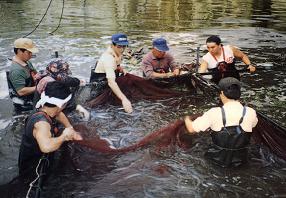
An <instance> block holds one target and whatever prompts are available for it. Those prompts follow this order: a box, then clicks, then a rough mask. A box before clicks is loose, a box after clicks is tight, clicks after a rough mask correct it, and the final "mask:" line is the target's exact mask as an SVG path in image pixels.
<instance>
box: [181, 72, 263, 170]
mask: <svg viewBox="0 0 286 198" xmlns="http://www.w3.org/2000/svg"><path fill="white" fill-rule="evenodd" d="M218 86H219V88H220V93H219V97H220V100H221V101H222V103H223V106H222V107H214V108H211V109H210V110H208V111H207V112H205V113H204V114H203V115H202V116H201V117H198V118H197V119H195V120H194V121H192V120H191V119H190V118H189V116H187V117H186V118H185V124H186V128H187V130H188V131H189V132H190V133H199V132H202V131H207V130H210V131H211V137H212V141H213V144H212V145H210V148H209V149H208V151H207V152H206V157H207V158H209V159H210V160H211V161H213V162H215V163H216V164H218V165H220V166H222V167H228V166H239V165H241V164H243V163H245V162H246V161H247V151H248V148H247V147H248V145H249V143H250V137H251V132H252V129H253V128H254V127H255V126H256V124H257V122H258V119H257V116H256V112H255V110H254V109H252V108H250V107H246V106H243V105H242V104H241V103H240V102H239V98H240V94H241V92H240V82H239V81H238V80H237V79H236V78H233V77H226V78H223V79H222V80H220V82H219V84H218Z"/></svg>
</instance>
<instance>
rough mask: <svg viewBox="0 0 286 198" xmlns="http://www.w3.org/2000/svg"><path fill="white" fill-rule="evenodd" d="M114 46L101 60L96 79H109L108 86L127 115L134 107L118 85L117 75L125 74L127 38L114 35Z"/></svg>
mask: <svg viewBox="0 0 286 198" xmlns="http://www.w3.org/2000/svg"><path fill="white" fill-rule="evenodd" d="M111 40H112V44H111V46H110V47H108V48H107V50H106V51H105V52H104V53H103V54H102V55H101V57H100V58H99V60H98V62H97V65H96V67H95V70H94V77H95V78H97V77H99V78H101V79H107V84H108V86H109V87H110V89H111V90H112V91H113V93H114V94H115V95H116V96H117V97H118V98H119V99H120V100H121V102H122V106H123V108H124V110H125V111H126V112H127V113H132V111H133V109H132V105H131V102H130V101H129V100H128V98H127V97H126V96H125V95H124V93H122V91H121V90H120V88H119V86H118V85H117V83H116V81H115V79H116V73H124V74H126V72H125V71H124V69H123V68H122V67H121V66H120V63H121V60H122V54H123V52H124V50H125V48H126V47H127V46H128V44H129V43H128V40H127V36H126V35H125V34H122V33H118V34H114V35H112V37H111Z"/></svg>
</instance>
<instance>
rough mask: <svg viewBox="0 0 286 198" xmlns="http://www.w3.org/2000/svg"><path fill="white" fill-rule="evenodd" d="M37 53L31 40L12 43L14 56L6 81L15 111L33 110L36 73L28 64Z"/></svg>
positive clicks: (24, 39)
mask: <svg viewBox="0 0 286 198" xmlns="http://www.w3.org/2000/svg"><path fill="white" fill-rule="evenodd" d="M38 51H39V50H38V48H37V47H36V46H35V44H34V42H33V41H32V40H31V39H28V38H19V39H17V40H15V42H14V53H15V56H14V57H13V58H12V64H11V66H10V70H9V72H8V73H7V80H8V86H9V95H10V97H11V99H12V101H13V104H14V106H15V108H16V110H20V111H21V110H31V109H33V97H34V92H35V90H36V86H35V80H36V78H37V71H36V69H35V68H34V67H33V65H32V63H31V62H30V59H31V58H32V55H33V54H34V53H37V52H38Z"/></svg>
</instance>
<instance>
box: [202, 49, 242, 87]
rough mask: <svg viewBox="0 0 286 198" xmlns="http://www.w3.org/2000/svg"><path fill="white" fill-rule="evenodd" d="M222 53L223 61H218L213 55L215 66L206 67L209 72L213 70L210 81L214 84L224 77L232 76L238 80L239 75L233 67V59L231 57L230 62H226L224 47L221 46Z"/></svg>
mask: <svg viewBox="0 0 286 198" xmlns="http://www.w3.org/2000/svg"><path fill="white" fill-rule="evenodd" d="M222 53H223V61H221V62H218V60H217V58H216V57H215V56H213V55H212V56H213V58H214V59H215V60H216V62H217V66H216V67H215V68H213V69H208V70H209V71H210V72H213V74H212V81H213V82H214V83H216V84H218V82H219V81H220V80H221V79H222V78H226V77H234V78H236V79H238V80H240V75H239V73H238V71H237V69H236V67H235V59H233V62H232V63H227V62H226V61H225V53H224V48H223V46H222Z"/></svg>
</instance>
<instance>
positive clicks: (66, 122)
mask: <svg viewBox="0 0 286 198" xmlns="http://www.w3.org/2000/svg"><path fill="white" fill-rule="evenodd" d="M56 120H57V121H59V122H60V123H62V124H63V125H64V127H65V128H68V127H72V125H71V123H70V121H69V119H68V118H67V116H66V115H65V114H64V113H63V112H60V113H59V114H58V115H57V117H56Z"/></svg>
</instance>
